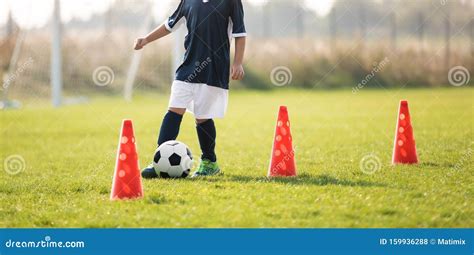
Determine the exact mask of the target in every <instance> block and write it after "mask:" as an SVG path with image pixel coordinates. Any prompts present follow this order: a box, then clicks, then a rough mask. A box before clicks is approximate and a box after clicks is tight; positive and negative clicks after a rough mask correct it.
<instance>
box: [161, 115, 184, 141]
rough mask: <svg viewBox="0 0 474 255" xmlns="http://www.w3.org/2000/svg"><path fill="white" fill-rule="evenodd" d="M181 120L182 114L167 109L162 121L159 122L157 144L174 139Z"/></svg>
mask: <svg viewBox="0 0 474 255" xmlns="http://www.w3.org/2000/svg"><path fill="white" fill-rule="evenodd" d="M182 120H183V115H179V114H177V113H175V112H172V111H168V113H166V115H165V117H164V118H163V123H161V129H160V135H159V137H158V145H160V144H162V143H165V142H167V141H173V140H176V138H177V137H178V134H179V127H180V126H181V121H182Z"/></svg>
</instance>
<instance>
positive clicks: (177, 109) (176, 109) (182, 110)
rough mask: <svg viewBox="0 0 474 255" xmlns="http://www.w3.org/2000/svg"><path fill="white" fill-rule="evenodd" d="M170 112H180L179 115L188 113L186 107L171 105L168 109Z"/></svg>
mask: <svg viewBox="0 0 474 255" xmlns="http://www.w3.org/2000/svg"><path fill="white" fill-rule="evenodd" d="M168 110H169V111H170V112H174V113H176V114H179V115H184V114H185V113H186V109H185V108H173V107H170V108H169V109H168Z"/></svg>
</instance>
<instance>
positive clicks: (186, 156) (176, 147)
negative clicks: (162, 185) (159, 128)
mask: <svg viewBox="0 0 474 255" xmlns="http://www.w3.org/2000/svg"><path fill="white" fill-rule="evenodd" d="M192 166H193V155H192V154H191V151H190V150H189V148H188V146H186V144H184V143H182V142H178V141H168V142H166V143H163V144H161V145H160V147H158V149H156V152H155V157H154V158H153V167H154V168H155V172H156V173H157V174H158V175H159V176H160V177H162V178H186V177H188V175H189V173H190V172H191V168H192Z"/></svg>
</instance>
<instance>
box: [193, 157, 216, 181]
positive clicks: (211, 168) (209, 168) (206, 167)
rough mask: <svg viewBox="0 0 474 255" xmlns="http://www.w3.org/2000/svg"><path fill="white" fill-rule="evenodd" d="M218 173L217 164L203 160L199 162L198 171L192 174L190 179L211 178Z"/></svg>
mask: <svg viewBox="0 0 474 255" xmlns="http://www.w3.org/2000/svg"><path fill="white" fill-rule="evenodd" d="M220 172H221V169H220V168H219V166H218V165H217V162H212V161H210V160H208V159H203V160H201V164H200V165H199V168H198V170H197V171H196V172H194V174H193V175H192V176H191V178H197V177H205V176H213V175H217V174H219V173H220Z"/></svg>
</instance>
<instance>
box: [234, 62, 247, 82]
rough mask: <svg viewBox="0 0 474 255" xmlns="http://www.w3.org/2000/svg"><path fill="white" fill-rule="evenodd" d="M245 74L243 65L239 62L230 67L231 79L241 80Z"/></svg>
mask: <svg viewBox="0 0 474 255" xmlns="http://www.w3.org/2000/svg"><path fill="white" fill-rule="evenodd" d="M244 76H245V71H244V67H243V66H242V65H241V64H233V65H232V68H231V77H232V80H242V79H243V78H244Z"/></svg>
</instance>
